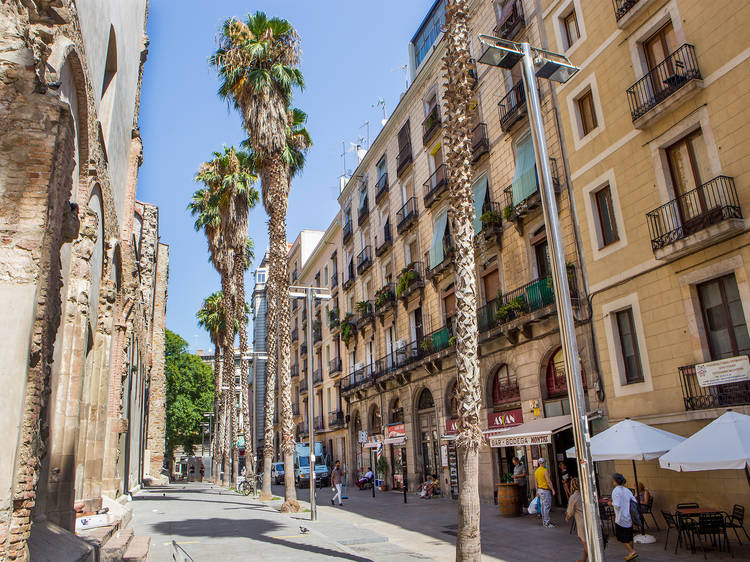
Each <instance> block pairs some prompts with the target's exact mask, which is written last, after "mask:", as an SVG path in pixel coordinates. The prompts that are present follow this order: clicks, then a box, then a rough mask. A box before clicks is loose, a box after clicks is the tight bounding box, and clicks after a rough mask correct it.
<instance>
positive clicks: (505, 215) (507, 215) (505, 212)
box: [503, 205, 513, 221]
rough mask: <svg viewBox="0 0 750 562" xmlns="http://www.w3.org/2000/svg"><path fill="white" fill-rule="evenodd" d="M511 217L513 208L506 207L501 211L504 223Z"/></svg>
mask: <svg viewBox="0 0 750 562" xmlns="http://www.w3.org/2000/svg"><path fill="white" fill-rule="evenodd" d="M512 217H513V207H512V206H511V205H506V206H505V208H504V209H503V218H504V219H505V220H506V221H509V220H510V219H511V218H512Z"/></svg>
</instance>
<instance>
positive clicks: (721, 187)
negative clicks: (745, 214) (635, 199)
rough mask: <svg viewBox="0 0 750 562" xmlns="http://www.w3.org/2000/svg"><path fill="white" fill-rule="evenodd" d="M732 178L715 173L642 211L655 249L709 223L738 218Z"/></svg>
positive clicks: (740, 210)
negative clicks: (701, 183)
mask: <svg viewBox="0 0 750 562" xmlns="http://www.w3.org/2000/svg"><path fill="white" fill-rule="evenodd" d="M741 218H742V209H741V208H740V201H739V198H738V197H737V190H736V189H735V186H734V178H730V177H728V176H718V177H716V178H714V179H712V180H711V181H708V182H706V183H704V184H703V185H700V186H698V187H696V188H695V189H693V190H691V191H688V192H687V193H685V194H683V195H681V196H679V197H677V198H676V199H672V200H671V201H669V202H668V203H665V204H664V205H662V206H661V207H658V208H656V209H654V210H653V211H651V212H649V213H647V214H646V219H647V220H648V231H649V233H650V234H651V248H652V249H653V250H654V251H656V250H659V249H661V248H664V247H665V246H668V245H669V244H673V243H675V242H677V241H678V240H682V239H683V238H686V237H688V236H690V235H691V234H695V233H696V232H699V231H701V230H704V229H706V228H708V227H709V226H711V225H714V224H718V223H720V222H722V221H726V220H729V219H741Z"/></svg>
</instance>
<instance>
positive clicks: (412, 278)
mask: <svg viewBox="0 0 750 562" xmlns="http://www.w3.org/2000/svg"><path fill="white" fill-rule="evenodd" d="M424 280H425V274H424V265H423V264H422V262H420V261H415V262H411V263H410V264H409V265H407V266H406V267H405V268H404V269H403V270H401V272H400V273H399V275H398V279H397V280H396V298H398V299H405V298H406V297H408V296H409V295H411V294H412V293H413V292H414V291H416V290H417V289H419V288H421V287H424Z"/></svg>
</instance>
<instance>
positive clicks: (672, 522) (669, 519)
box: [661, 509, 688, 554]
mask: <svg viewBox="0 0 750 562" xmlns="http://www.w3.org/2000/svg"><path fill="white" fill-rule="evenodd" d="M661 516H662V517H663V518H664V523H666V525H667V537H666V539H665V540H664V550H667V545H668V544H669V532H670V530H671V529H674V530H675V531H677V542H676V543H675V545H674V553H675V554H677V547H679V546H680V545H681V544H682V542H683V540H684V541H685V546H686V547H687V543H688V536H687V534H686V531H685V529H683V528H682V527H681V526H680V521H679V519H678V518H677V517H675V516H674V515H673V514H671V513H669V512H668V511H664V510H663V509H662V511H661Z"/></svg>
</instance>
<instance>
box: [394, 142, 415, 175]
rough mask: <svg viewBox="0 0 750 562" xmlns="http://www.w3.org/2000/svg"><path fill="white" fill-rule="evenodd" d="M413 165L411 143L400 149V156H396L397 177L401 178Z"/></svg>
mask: <svg viewBox="0 0 750 562" xmlns="http://www.w3.org/2000/svg"><path fill="white" fill-rule="evenodd" d="M411 163H412V155H411V142H407V143H406V144H405V145H404V146H401V147H399V149H398V154H397V155H396V175H398V176H399V177H401V174H403V173H404V172H405V171H406V169H407V168H408V167H409V164H411Z"/></svg>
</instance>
